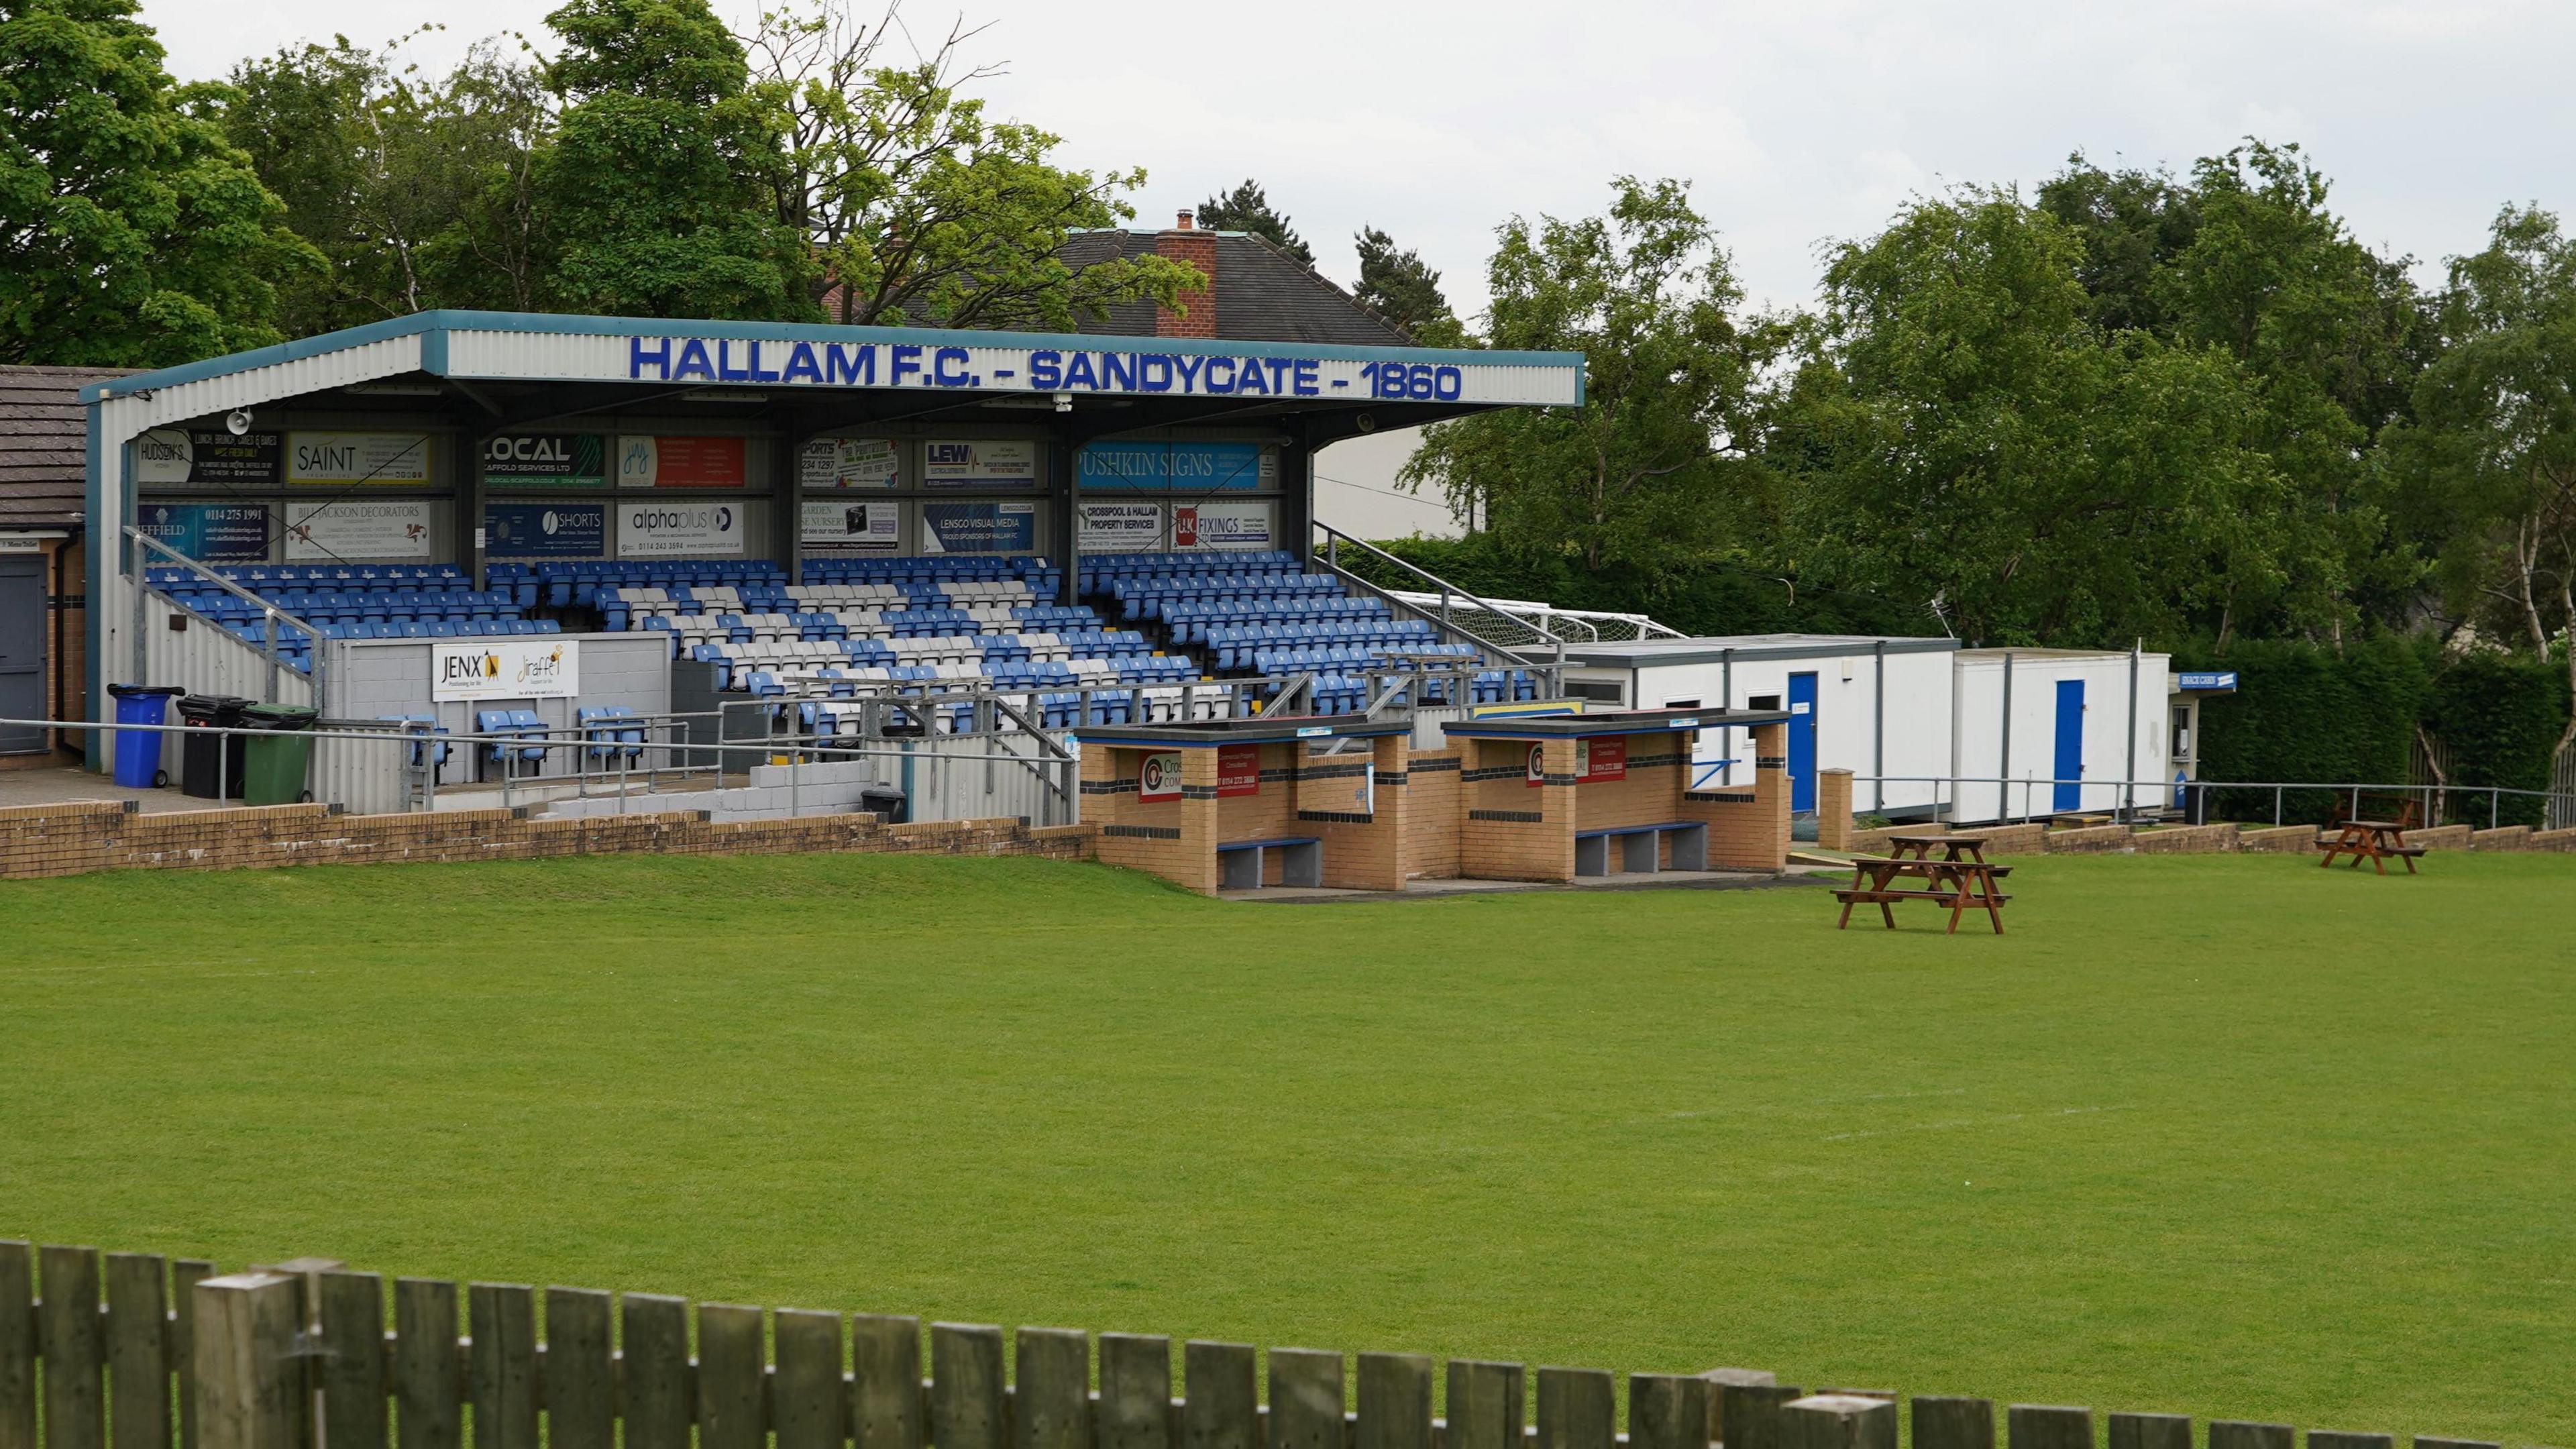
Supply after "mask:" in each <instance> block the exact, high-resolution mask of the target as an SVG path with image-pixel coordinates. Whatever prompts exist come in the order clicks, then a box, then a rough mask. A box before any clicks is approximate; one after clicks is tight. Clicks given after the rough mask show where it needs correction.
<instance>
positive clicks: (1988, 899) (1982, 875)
mask: <svg viewBox="0 0 2576 1449" xmlns="http://www.w3.org/2000/svg"><path fill="white" fill-rule="evenodd" d="M1900 841H1920V842H1955V846H1954V848H1953V849H1952V850H1951V852H1950V858H1949V859H1947V860H1933V859H1931V858H1930V857H1929V855H1928V854H1927V853H1926V852H1927V850H1928V846H1922V847H1917V848H1916V849H1915V851H1914V853H1913V854H1911V855H1891V856H1870V855H1861V856H1854V857H1853V858H1852V883H1851V888H1850V889H1848V890H1837V891H1835V892H1834V898H1835V899H1836V900H1839V901H1841V902H1842V903H1843V914H1842V919H1840V920H1838V921H1836V922H1834V929H1835V930H1838V931H1839V930H1842V929H1844V928H1845V927H1848V926H1849V925H1850V924H1851V913H1852V907H1854V906H1858V905H1874V906H1876V907H1878V914H1879V917H1880V919H1882V920H1884V921H1885V922H1886V923H1887V928H1888V929H1889V930H1891V931H1893V930H1895V929H1896V912H1895V911H1893V910H1890V909H1889V907H1890V906H1891V905H1892V904H1893V903H1895V902H1897V901H1932V902H1935V903H1937V904H1940V905H1946V906H1948V907H1949V908H1950V930H1949V934H1951V935H1957V934H1958V931H1959V917H1960V916H1961V915H1963V914H1965V913H1966V912H1969V911H1972V910H1982V911H1984V912H1985V913H1986V919H1987V920H1988V921H1990V922H1992V923H1993V924H1994V928H1995V934H1996V935H1998V936H2000V935H2002V934H2003V933H2004V918H2003V904H2004V902H2006V901H2008V900H2011V899H2012V897H2010V896H2008V895H2005V894H2003V893H2002V892H2001V891H1998V890H1996V889H1995V882H1996V880H1997V879H1999V878H2001V877H2003V876H2007V875H2010V874H2012V867H2011V866H2008V865H1988V864H1986V862H1985V861H1984V860H1983V859H1969V858H1964V857H1963V856H1962V855H1961V854H1960V852H1961V851H1963V850H1964V851H1968V852H1975V851H1976V850H1977V849H1978V847H1979V846H1981V845H1982V844H1983V843H1984V839H1983V837H1981V836H1949V837H1944V836H1938V835H1919V836H1897V837H1892V838H1891V839H1890V841H1889V843H1890V844H1891V845H1893V844H1897V843H1898V842H1900ZM1899 880H1919V881H1921V882H1923V884H1922V886H1921V887H1920V888H1919V889H1918V888H1915V887H1912V886H1900V885H1898V884H1896V882H1898V881H1899Z"/></svg>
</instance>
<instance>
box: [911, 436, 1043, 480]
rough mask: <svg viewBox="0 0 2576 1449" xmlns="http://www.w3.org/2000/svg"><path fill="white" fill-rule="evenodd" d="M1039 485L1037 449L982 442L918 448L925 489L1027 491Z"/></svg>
mask: <svg viewBox="0 0 2576 1449" xmlns="http://www.w3.org/2000/svg"><path fill="white" fill-rule="evenodd" d="M1037 481H1038V445H1037V444H1035V443H1033V442H1030V441H1028V440H1026V439H1014V438H981V439H975V440H972V441H967V440H952V441H948V442H930V443H924V444H922V445H921V483H922V486H923V487H925V488H1030V487H1035V486H1036V485H1037Z"/></svg>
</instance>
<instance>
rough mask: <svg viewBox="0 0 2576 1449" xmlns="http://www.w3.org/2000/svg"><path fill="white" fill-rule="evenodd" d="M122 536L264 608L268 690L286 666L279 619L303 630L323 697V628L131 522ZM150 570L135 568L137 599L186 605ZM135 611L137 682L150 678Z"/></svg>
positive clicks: (140, 618)
mask: <svg viewBox="0 0 2576 1449" xmlns="http://www.w3.org/2000/svg"><path fill="white" fill-rule="evenodd" d="M125 536H126V537H127V538H129V539H132V540H133V541H134V542H136V543H139V544H141V545H143V546H144V547H145V548H147V549H150V550H152V551H153V552H155V553H158V554H161V555H163V556H164V557H166V558H168V559H170V560H171V561H172V562H174V563H176V564H178V565H179V566H180V567H182V568H185V569H189V570H192V571H193V572H195V573H196V574H197V576H198V577H200V578H202V579H204V580H206V581H207V582H208V583H211V584H213V585H214V586H215V587H217V588H219V589H222V590H223V591H224V592H225V593H228V594H231V595H233V596H235V597H237V598H239V599H241V600H243V601H244V602H246V603H251V604H255V605H257V606H259V608H261V609H262V610H264V611H265V615H264V620H263V621H264V622H265V623H266V624H267V626H268V644H267V647H266V648H265V649H263V650H262V651H261V652H262V653H263V654H265V655H266V656H267V659H268V670H269V677H268V693H269V694H271V695H275V694H276V693H277V671H278V670H280V669H283V668H285V667H286V665H285V661H283V660H281V659H279V658H278V657H277V625H278V621H279V620H281V619H282V620H284V621H286V622H287V623H288V624H291V625H293V626H294V627H296V628H298V629H301V630H303V631H304V637H305V638H306V639H307V640H309V641H311V648H312V651H313V673H312V675H311V678H312V680H313V697H314V698H315V699H317V700H318V699H320V698H321V697H322V677H323V651H322V643H323V639H322V631H321V630H320V629H317V628H315V627H314V626H313V625H312V624H311V623H308V622H307V621H305V620H304V619H303V618H301V617H299V616H297V615H294V614H290V613H288V612H287V611H285V610H284V609H281V608H279V607H278V606H277V605H275V604H273V603H270V602H269V601H268V600H266V599H263V598H261V597H260V596H259V595H257V594H254V593H252V592H251V591H250V590H248V589H245V588H243V587H242V586H241V585H239V584H236V583H234V582H233V581H232V580H230V579H228V578H225V577H224V576H223V575H222V574H219V573H216V572H215V571H214V570H213V569H210V568H208V567H206V566H205V565H204V564H202V563H199V562H198V561H197V560H195V559H192V558H190V557H188V556H187V555H186V554H184V553H181V552H179V551H178V550H177V549H175V548H172V547H170V546H169V545H168V544H166V543H163V542H162V541H161V540H159V539H157V538H154V537H152V536H151V535H150V534H148V533H145V532H144V531H143V530H142V529H140V528H137V527H135V526H134V525H133V524H130V523H129V524H127V525H125ZM149 570H150V565H148V564H146V565H144V566H142V567H138V568H137V569H135V571H134V590H135V595H136V597H137V599H140V598H141V596H142V595H144V594H146V593H153V594H159V595H160V596H161V597H162V598H164V599H169V600H170V603H171V605H172V606H173V607H175V608H184V607H186V606H185V605H182V604H180V603H179V601H178V600H176V599H171V598H170V596H169V594H167V593H166V592H164V591H162V590H160V589H156V588H153V587H152V580H151V575H150V571H149ZM190 612H191V613H194V612H195V611H194V610H190ZM134 615H135V617H134V618H133V619H132V620H131V621H130V622H129V627H131V628H132V629H133V630H134V631H135V634H134V661H135V665H136V671H135V679H134V682H135V683H137V684H144V683H148V682H149V681H147V680H145V679H144V678H143V677H142V667H141V666H142V663H143V611H142V610H141V609H139V608H138V609H136V610H135V611H134Z"/></svg>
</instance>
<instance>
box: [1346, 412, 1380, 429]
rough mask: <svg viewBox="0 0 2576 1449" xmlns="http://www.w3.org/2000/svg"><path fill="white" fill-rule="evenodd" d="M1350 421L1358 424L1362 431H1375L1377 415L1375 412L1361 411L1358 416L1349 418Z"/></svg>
mask: <svg viewBox="0 0 2576 1449" xmlns="http://www.w3.org/2000/svg"><path fill="white" fill-rule="evenodd" d="M1351 421H1352V422H1355V423H1357V424H1359V429H1360V431H1361V432H1363V433H1374V432H1376V431H1377V415H1376V414H1375V413H1362V414H1360V415H1359V416H1358V417H1356V418H1353V419H1351Z"/></svg>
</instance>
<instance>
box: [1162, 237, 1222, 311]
mask: <svg viewBox="0 0 2576 1449" xmlns="http://www.w3.org/2000/svg"><path fill="white" fill-rule="evenodd" d="M1154 252H1155V254H1156V255H1158V256H1165V257H1169V258H1171V259H1172V260H1173V261H1176V262H1186V263H1188V264H1189V265H1191V266H1193V267H1196V268H1198V269H1199V275H1200V276H1203V277H1205V278H1207V285H1206V286H1205V287H1202V288H1199V289H1197V290H1195V291H1189V292H1184V293H1182V294H1181V305H1182V306H1184V307H1186V308H1188V309H1189V311H1188V312H1187V313H1186V314H1185V313H1181V312H1175V311H1173V310H1172V309H1171V308H1169V307H1165V306H1162V305H1160V304H1157V305H1156V306H1155V308H1154V335H1155V336H1157V337H1214V336H1215V335H1216V234H1215V233H1214V232H1205V231H1196V230H1192V229H1189V228H1187V227H1182V228H1179V229H1176V230H1172V231H1167V232H1163V233H1161V234H1159V235H1157V236H1156V237H1155V238H1154Z"/></svg>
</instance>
